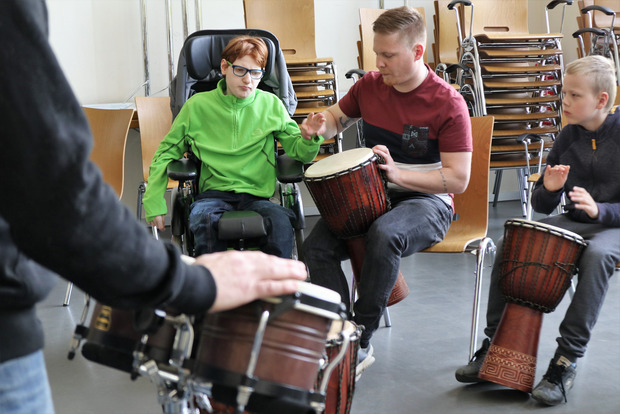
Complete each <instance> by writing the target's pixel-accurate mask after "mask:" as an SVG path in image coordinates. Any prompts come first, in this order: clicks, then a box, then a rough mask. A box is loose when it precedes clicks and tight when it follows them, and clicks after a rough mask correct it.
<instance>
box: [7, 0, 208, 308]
mask: <svg viewBox="0 0 620 414" xmlns="http://www.w3.org/2000/svg"><path fill="white" fill-rule="evenodd" d="M0 125H1V127H0V128H1V129H0V136H1V142H2V148H1V149H0V183H1V187H0V188H1V191H2V200H1V202H0V215H1V216H2V217H3V218H4V219H5V220H6V221H7V222H8V223H9V224H10V228H11V236H12V238H13V240H14V241H15V243H16V244H17V246H18V247H19V248H20V249H21V250H22V251H24V252H25V254H27V255H28V256H29V257H31V258H33V259H34V260H36V261H37V262H39V263H40V264H42V265H43V266H45V267H47V268H49V269H51V270H53V271H55V272H56V273H58V274H60V275H61V276H63V277H65V278H67V279H68V280H71V281H72V282H74V283H75V284H76V285H77V286H79V287H80V288H82V289H84V290H85V291H86V292H88V293H90V294H92V295H93V296H94V297H95V298H97V299H99V300H101V301H104V302H106V303H108V304H110V305H112V306H123V307H134V308H135V307H142V306H151V307H158V306H160V307H161V306H172V307H174V308H176V309H178V310H180V311H183V312H193V313H195V312H200V311H204V310H206V309H208V308H209V307H210V306H211V305H212V303H213V300H214V298H215V282H214V280H213V278H212V276H211V274H210V273H209V271H208V270H206V269H205V268H203V267H200V266H187V265H185V264H183V263H182V262H181V261H180V257H179V254H178V253H177V251H176V249H175V248H174V247H173V246H172V245H171V244H166V243H162V242H159V241H156V240H154V239H153V238H152V237H150V236H149V235H148V233H147V232H146V231H145V229H144V227H143V226H142V225H141V224H140V223H138V221H137V220H136V219H135V217H134V216H133V214H132V213H131V212H130V211H129V210H128V209H127V208H125V207H124V206H123V205H122V204H121V203H120V202H119V200H118V198H117V196H116V195H115V194H114V192H113V190H112V189H111V188H110V187H109V186H107V185H105V184H104V183H103V181H102V176H101V173H100V171H99V170H98V168H97V167H96V166H95V165H94V164H93V163H91V162H90V161H89V160H88V156H89V153H90V150H91V146H92V138H91V135H90V130H89V126H88V122H87V121H86V118H85V116H84V115H83V112H82V110H81V107H80V105H79V104H78V102H77V100H76V98H75V96H74V95H73V92H72V91H71V88H70V86H69V84H68V82H67V80H66V79H65V77H64V75H63V73H62V70H61V68H60V66H59V64H58V62H57V60H56V58H55V56H54V54H53V52H52V50H51V47H50V45H49V43H48V40H47V12H46V7H45V2H44V1H43V0H2V1H0Z"/></svg>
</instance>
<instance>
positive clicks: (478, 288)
mask: <svg viewBox="0 0 620 414" xmlns="http://www.w3.org/2000/svg"><path fill="white" fill-rule="evenodd" d="M487 252H489V253H494V252H495V243H493V240H492V239H491V238H490V237H485V238H484V239H483V240H482V241H481V242H480V245H479V246H478V249H477V250H476V282H475V288H474V304H473V311H472V317H471V332H470V340H469V360H470V361H471V360H472V358H473V357H474V353H475V352H476V344H477V343H478V320H479V318H480V295H481V293H482V274H483V271H484V258H485V256H486V253H487Z"/></svg>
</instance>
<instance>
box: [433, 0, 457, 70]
mask: <svg viewBox="0 0 620 414" xmlns="http://www.w3.org/2000/svg"><path fill="white" fill-rule="evenodd" d="M449 3H450V0H435V22H436V27H435V28H436V30H435V33H436V35H435V37H436V39H435V42H436V43H437V48H438V50H437V58H438V60H439V61H438V62H437V61H436V62H435V64H438V63H445V64H447V65H450V64H455V63H458V62H459V47H460V44H459V33H458V29H457V25H456V13H455V12H454V10H450V9H448V4H449ZM462 35H463V34H462V33H461V36H462Z"/></svg>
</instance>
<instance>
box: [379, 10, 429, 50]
mask: <svg viewBox="0 0 620 414" xmlns="http://www.w3.org/2000/svg"><path fill="white" fill-rule="evenodd" d="M372 30H373V32H375V33H380V34H387V35H391V34H393V33H400V37H401V39H404V40H406V41H407V44H408V45H409V46H410V47H413V45H415V44H416V43H421V44H422V45H424V48H426V23H425V22H424V17H422V15H421V14H420V13H419V12H418V11H417V10H416V9H414V8H411V7H407V6H402V7H397V8H395V9H388V10H386V11H384V12H383V13H381V15H379V17H377V20H375V22H374V23H373V25H372Z"/></svg>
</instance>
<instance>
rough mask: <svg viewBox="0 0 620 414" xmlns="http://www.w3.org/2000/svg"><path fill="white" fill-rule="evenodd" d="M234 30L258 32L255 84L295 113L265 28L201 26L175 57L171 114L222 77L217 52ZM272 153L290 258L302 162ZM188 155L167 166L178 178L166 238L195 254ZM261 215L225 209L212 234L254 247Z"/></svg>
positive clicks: (239, 246)
mask: <svg viewBox="0 0 620 414" xmlns="http://www.w3.org/2000/svg"><path fill="white" fill-rule="evenodd" d="M239 35H250V36H259V37H261V38H262V39H263V40H264V41H265V43H266V45H267V48H268V49H269V57H268V59H267V63H266V65H265V75H264V77H263V79H262V80H261V82H260V83H259V85H258V88H259V89H262V90H266V91H269V92H272V93H274V94H275V95H276V96H278V97H279V98H280V100H282V102H283V103H284V105H285V107H286V109H287V111H288V112H289V115H292V114H293V113H294V112H295V108H296V107H297V98H296V95H295V92H294V90H293V86H292V83H291V80H290V77H289V75H288V72H287V71H286V64H285V62H284V56H283V54H282V51H281V50H280V46H279V42H278V40H277V38H276V37H275V36H274V35H273V34H272V33H270V32H268V31H266V30H258V29H239V30H201V31H198V32H195V33H193V34H191V35H190V36H189V37H188V38H187V39H186V40H185V43H184V45H183V48H182V50H181V53H180V56H179V64H178V70H177V75H176V77H175V79H174V80H173V83H172V85H171V92H170V95H171V107H172V112H173V116H176V114H178V112H179V111H180V109H181V107H182V105H183V103H184V102H185V101H187V99H189V98H190V97H191V96H192V95H193V94H195V93H197V92H204V91H208V90H212V89H214V88H215V87H216V85H217V82H218V81H219V80H220V79H222V77H223V76H222V74H221V73H220V69H219V68H220V59H221V53H222V51H223V50H224V48H225V47H226V45H227V44H228V42H229V41H230V40H231V39H232V38H234V37H236V36H239ZM274 151H275V154H276V176H277V183H276V191H275V194H274V196H273V197H272V200H273V199H277V200H278V202H279V204H280V205H282V206H283V207H285V208H288V209H291V210H292V211H293V213H294V214H295V217H296V218H295V221H294V225H293V230H294V232H295V235H294V246H293V257H292V258H294V259H301V258H300V250H301V249H300V248H301V244H302V243H303V240H304V233H303V231H304V228H305V218H304V215H303V203H302V198H301V192H300V188H299V183H300V182H301V181H302V178H303V167H304V166H303V164H302V163H301V162H299V161H297V160H294V159H292V158H290V157H289V156H288V155H286V154H284V153H283V151H280V150H278V145H277V142H274ZM200 162H201V161H200V160H198V159H197V158H196V157H195V156H194V155H193V154H187V156H186V157H185V158H183V159H181V160H177V161H173V162H171V163H170V164H169V165H168V176H169V177H170V178H171V179H173V180H176V181H178V182H179V185H178V187H177V188H176V189H175V190H173V193H172V223H171V229H172V239H173V241H175V242H176V243H177V244H178V246H179V247H180V249H181V251H182V253H183V254H186V255H188V256H195V249H194V236H193V234H192V232H191V230H190V229H189V213H190V210H191V205H192V203H193V202H194V198H195V196H196V195H198V182H199V166H200ZM267 232H268V230H267V228H266V226H265V223H264V220H263V217H262V216H261V215H260V214H258V213H257V212H254V211H228V212H225V213H224V214H223V215H222V216H221V218H220V220H219V223H218V238H219V239H220V240H224V241H226V242H227V244H228V248H232V249H236V250H245V249H247V248H256V247H257V243H256V242H257V241H258V240H259V239H260V238H262V237H264V236H266V235H267Z"/></svg>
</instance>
